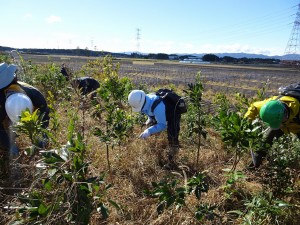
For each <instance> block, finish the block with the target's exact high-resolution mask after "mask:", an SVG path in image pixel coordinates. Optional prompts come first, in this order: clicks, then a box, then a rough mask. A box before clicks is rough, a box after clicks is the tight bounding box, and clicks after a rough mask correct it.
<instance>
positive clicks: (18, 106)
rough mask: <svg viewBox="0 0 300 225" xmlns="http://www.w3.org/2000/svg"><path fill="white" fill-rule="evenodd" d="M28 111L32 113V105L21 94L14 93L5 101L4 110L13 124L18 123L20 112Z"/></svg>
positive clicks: (28, 99)
mask: <svg viewBox="0 0 300 225" xmlns="http://www.w3.org/2000/svg"><path fill="white" fill-rule="evenodd" d="M26 109H29V111H30V113H32V111H33V104H32V101H31V100H30V98H29V97H28V96H27V95H25V94H23V93H15V94H12V95H10V96H8V98H7V99H6V102H5V110H6V113H7V115H8V117H9V119H10V120H11V121H13V122H18V121H19V119H20V116H21V114H22V111H24V110H26Z"/></svg>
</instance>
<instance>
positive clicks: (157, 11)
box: [0, 0, 300, 56]
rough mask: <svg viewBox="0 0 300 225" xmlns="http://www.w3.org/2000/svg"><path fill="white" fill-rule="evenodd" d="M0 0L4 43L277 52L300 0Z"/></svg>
mask: <svg viewBox="0 0 300 225" xmlns="http://www.w3.org/2000/svg"><path fill="white" fill-rule="evenodd" d="M0 3H1V13H0V20H1V21H2V26H1V27H2V29H1V31H0V46H5V47H12V48H17V49H21V48H51V49H75V48H81V49H86V48H87V49H89V50H97V51H109V52H120V53H122V52H137V51H138V52H142V53H167V54H173V53H174V54H186V53H188V54H195V53H199V54H201V53H206V54H208V53H212V54H213V53H241V52H243V53H254V54H264V55H269V56H274V55H283V54H284V53H285V52H286V50H287V47H288V46H289V45H288V43H289V42H288V41H289V40H290V39H291V37H292V33H293V27H294V24H295V23H294V22H295V21H296V18H297V15H296V13H297V11H298V4H300V0H185V1H183V0H84V1H82V0H81V1H80V0H48V1H41V0H0ZM299 13H300V12H299ZM299 32H300V31H299Z"/></svg>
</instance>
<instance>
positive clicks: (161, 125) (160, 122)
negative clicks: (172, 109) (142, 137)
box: [146, 102, 167, 135]
mask: <svg viewBox="0 0 300 225" xmlns="http://www.w3.org/2000/svg"><path fill="white" fill-rule="evenodd" d="M153 114H154V117H155V120H156V122H157V123H156V124H155V125H153V126H151V127H149V128H148V129H146V130H148V131H149V132H150V135H152V134H155V133H159V132H161V131H163V130H165V129H166V128H167V120H166V112H165V104H164V103H163V102H161V103H159V104H158V105H157V107H156V108H155V109H154V112H153Z"/></svg>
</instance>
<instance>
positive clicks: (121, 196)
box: [0, 55, 300, 225]
mask: <svg viewBox="0 0 300 225" xmlns="http://www.w3.org/2000/svg"><path fill="white" fill-rule="evenodd" d="M22 57H23V59H24V60H25V61H31V63H33V64H37V65H39V64H48V63H50V62H53V63H55V64H56V65H58V66H60V65H61V64H62V63H65V64H66V65H67V66H68V67H69V68H71V70H72V72H73V73H74V74H76V73H77V71H79V70H80V69H81V67H82V66H83V65H85V64H86V63H87V62H88V61H89V60H95V58H90V57H70V56H37V55H22ZM17 60H18V59H17ZM113 62H114V63H120V70H119V76H120V77H128V78H130V79H131V80H132V81H133V83H134V84H136V85H144V86H146V87H147V88H148V89H149V90H154V89H155V88H157V87H162V86H165V87H176V88H177V90H179V91H182V90H184V89H187V85H188V84H189V83H195V82H196V75H197V73H198V72H200V73H201V80H202V82H203V86H204V92H203V96H202V97H203V101H209V102H212V101H213V99H214V97H215V95H216V94H217V93H223V94H225V95H226V96H228V98H232V95H233V94H234V93H236V92H240V93H243V94H245V95H247V96H249V97H253V96H254V95H255V94H256V92H257V90H261V89H262V88H263V87H264V83H265V82H267V81H268V80H269V85H268V90H267V95H271V94H272V93H277V89H278V87H279V86H281V85H286V84H289V83H291V82H295V81H297V80H295V78H299V77H300V76H299V75H300V72H299V70H297V69H293V68H281V67H279V66H276V67H275V66H274V67H266V66H241V65H239V66H235V65H213V64H212V65H190V64H189V65H187V64H180V63H177V62H172V61H149V60H132V59H114V60H113ZM88 75H89V74H88ZM90 75H91V76H94V74H92V72H91V74H90ZM100 82H101V80H100ZM103 82H104V80H103ZM68 90H69V93H68V94H69V95H70V96H64V97H63V98H61V99H60V100H59V101H57V102H55V104H54V107H55V109H56V113H57V120H58V121H54V120H53V119H52V120H51V121H50V123H51V124H50V127H51V128H52V129H53V124H54V123H57V124H59V126H58V127H57V128H56V130H55V134H54V135H55V137H56V139H57V143H50V146H49V147H47V149H43V150H46V151H49V150H51V149H53V148H57V146H62V147H63V146H66V145H67V144H68V143H67V142H68V137H69V135H70V134H69V133H68V132H69V129H70V128H69V124H70V118H71V115H72V116H74V115H75V116H76V119H77V121H76V124H75V131H76V132H78V133H80V134H81V136H82V137H83V140H82V142H83V143H84V146H86V152H85V156H84V157H85V159H86V160H87V163H89V165H90V166H89V170H88V173H87V174H88V176H89V177H91V178H95V177H99V176H100V175H101V176H102V175H103V174H105V178H104V182H103V183H104V184H105V185H108V184H111V185H112V186H111V188H110V189H107V190H106V189H104V188H100V190H98V189H97V191H98V192H99V193H100V194H101V195H100V196H97V198H94V199H93V201H95V202H96V201H98V200H99V199H100V200H102V202H103V203H104V204H105V205H106V207H107V208H108V210H109V217H108V218H107V219H104V218H103V216H101V213H100V211H99V209H100V206H99V205H93V204H95V203H94V202H93V204H92V206H93V210H92V212H91V217H90V221H89V223H77V224H90V225H96V224H97V225H98V224H109V225H111V224H112V225H116V224H120V225H121V224H122V225H127V224H128V225H132V224H134V225H145V224H149V225H166V224H168V225H175V224H176V225H179V224H180V225H183V224H186V225H190V224H209V225H210V224H211V225H215V224H226V225H227V224H228V225H229V224H230V225H232V224H234V225H238V224H264V225H273V224H291V225H296V224H298V222H299V221H300V217H299V215H300V208H299V203H300V196H299V193H300V192H299V191H300V189H299V188H300V177H299V160H298V161H296V162H295V164H293V166H290V167H289V166H287V167H286V168H285V169H280V170H277V169H276V168H274V166H273V165H271V164H270V163H269V162H268V161H266V162H264V164H263V165H262V167H261V168H260V169H259V170H255V171H251V170H248V169H247V165H248V164H249V162H250V161H251V156H250V152H246V153H245V154H243V155H242V156H241V158H240V161H239V163H238V165H237V167H236V170H235V171H234V172H230V169H231V168H232V165H233V163H234V159H235V154H234V152H235V150H236V149H235V148H234V147H230V146H228V145H226V143H225V142H223V141H222V136H221V132H220V131H219V130H218V128H217V127H213V126H212V125H211V124H210V122H212V121H211V120H212V119H213V117H207V118H209V119H208V120H207V125H206V126H205V127H204V128H205V130H206V131H207V138H206V139H204V138H203V137H202V138H201V144H200V149H199V151H200V155H199V162H197V157H198V155H197V153H198V151H197V150H198V145H197V144H198V142H197V136H192V137H189V136H188V133H189V131H188V124H187V121H188V114H184V115H183V118H182V123H181V125H182V127H181V133H180V145H181V146H180V150H179V153H178V156H177V164H178V168H176V169H174V170H164V169H163V165H164V164H165V163H166V162H167V146H168V143H167V134H166V132H163V133H161V134H157V135H153V136H151V137H150V138H149V139H147V140H146V141H145V140H141V139H139V138H138V136H139V134H140V133H141V132H142V131H143V127H142V126H141V124H140V123H135V124H134V127H133V128H132V130H130V132H129V134H128V137H126V139H125V141H123V142H121V144H116V145H114V147H113V148H110V154H109V156H108V155H107V145H106V144H105V142H103V141H102V140H101V139H100V138H99V137H97V136H95V135H94V130H95V127H102V128H103V127H105V126H106V125H105V118H100V117H97V118H95V114H96V113H95V107H93V105H92V104H91V103H90V102H89V101H88V100H87V99H86V98H82V97H80V96H79V95H78V92H76V90H73V89H72V88H69V89H68ZM42 91H44V93H45V94H46V92H45V90H42ZM99 101H101V100H99ZM230 103H233V102H230ZM118 107H119V108H120V109H125V110H127V111H128V112H129V114H130V116H133V117H135V116H136V115H135V114H133V113H131V112H130V108H129V107H128V105H126V104H125V103H124V104H123V105H120V106H118ZM213 111H214V112H215V110H213ZM201 116H202V115H201ZM205 116H209V115H205ZM211 116H216V114H215V115H211ZM124 121H125V119H124ZM220 126H221V124H220ZM75 131H74V133H75ZM17 141H18V146H19V147H20V149H21V154H20V157H19V158H18V159H17V160H16V161H14V162H13V163H12V166H11V170H12V171H13V170H17V172H15V173H14V176H11V177H9V179H0V187H1V189H0V206H1V207H0V221H2V222H0V223H1V224H9V223H10V222H11V221H13V219H15V218H16V217H18V216H19V217H22V216H23V217H26V216H27V218H28V217H30V212H27V214H23V215H20V214H16V209H18V207H20V205H21V203H22V201H20V199H19V198H18V195H22V194H24V193H25V194H26V193H31V194H32V195H30V197H32V199H31V200H32V201H31V202H30V203H31V204H32V202H34V203H35V200H36V199H37V198H38V197H37V196H39V195H38V194H37V193H39V194H40V195H42V194H44V193H45V192H42V191H41V187H42V186H43V185H42V184H45V178H44V177H43V176H41V173H40V170H39V168H37V167H36V165H37V164H38V163H39V162H40V160H41V154H39V153H36V154H34V155H33V156H29V155H28V154H26V152H27V151H28V146H30V141H29V140H28V138H27V137H25V136H24V135H20V136H18V139H17ZM26 149H27V150H26ZM298 149H299V148H298ZM282 151H283V152H286V150H284V149H283V150H282ZM295 152H296V150H295ZM298 152H299V151H298ZM107 157H108V158H109V160H110V170H108V161H107ZM294 157H295V158H296V159H299V158H297V157H296V156H294ZM280 159H281V158H280ZM281 160H284V159H281ZM69 164H70V165H72V162H69V161H68V162H66V163H65V164H61V165H62V166H66V165H69ZM63 168H65V169H70V168H71V166H70V167H68V168H67V167H63ZM51 173H54V171H53V170H51V171H49V174H51ZM49 174H48V175H49ZM199 174H200V175H203V176H204V177H205V178H203V179H200V178H199V177H198V178H199V179H200V181H201V182H203V183H201V184H204V183H205V184H206V185H207V187H208V190H204V189H205V187H206V186H202V187H201V188H203V189H201V188H200V189H201V190H202V192H201V191H200V194H201V198H197V197H196V195H195V194H196V193H198V194H199V189H198V192H197V190H193V191H191V193H189V194H187V193H185V194H183V192H180V191H182V190H186V189H187V187H188V184H190V183H189V182H190V181H191V180H190V179H192V178H195V177H197V176H198V175H199ZM53 177H55V176H54V175H53ZM66 177H67V175H66ZM56 180H59V178H58V177H57V179H56ZM193 181H194V182H196V181H197V182H200V181H199V180H197V179H195V180H193ZM78 183H79V182H77V183H76V182H74V183H73V184H72V183H71V184H70V185H69V186H68V185H66V184H65V183H62V184H61V186H60V185H58V186H56V189H55V190H51V191H49V192H46V194H44V196H43V197H44V198H45V199H47V201H46V200H45V202H44V204H43V206H49V205H50V204H51V203H52V202H55V201H58V200H57V198H58V197H57V196H58V195H57V193H59V192H60V191H61V192H62V193H64V194H66V196H68V197H69V198H68V201H67V200H65V199H61V200H60V201H61V202H60V203H59V207H61V210H59V209H57V208H55V207H54V208H52V210H53V211H55V212H56V214H51V212H50V213H49V214H47V217H46V216H43V214H42V213H41V212H44V210H43V209H44V208H46V207H41V209H40V211H39V212H40V213H41V214H40V216H39V217H37V219H36V220H35V221H39V222H38V223H36V224H53V225H54V224H55V225H56V224H66V217H67V215H68V213H70V212H71V211H72V210H74V208H73V205H76V203H77V202H76V201H79V200H77V199H78V196H77V195H78V193H80V192H77V190H76V191H75V192H74V189H76V187H78ZM154 184H156V188H157V189H158V191H157V192H156V195H152V196H151V197H150V196H149V195H147V194H146V193H145V190H153V189H154V187H155V185H154ZM159 184H161V185H162V186H160V187H161V189H159V188H158V187H159ZM198 184H199V183H198ZM50 186H51V185H50ZM50 186H48V188H49V189H51V187H50ZM162 187H163V188H162ZM199 187H200V186H199ZM33 193H35V194H36V195H33ZM74 193H77V194H74ZM162 193H168V194H169V195H167V194H166V196H165V199H164V198H163V197H164V196H161V195H160V194H162ZM178 193H179V194H178ZM270 193H271V194H272V195H271V194H270ZM183 195H184V202H182V201H180V200H182V199H183ZM28 196H29V194H28ZM53 196H55V198H54V197H53ZM158 196H161V199H158ZM75 199H76V200H75ZM174 199H175V200H176V201H177V202H176V201H175V200H174ZM109 200H113V201H114V202H116V203H117V204H118V205H119V208H118V207H117V208H118V209H116V207H113V206H112V205H111V204H109V203H110V201H109ZM163 200H165V202H170V201H171V200H174V201H175V203H176V204H175V203H174V202H173V203H172V204H170V206H169V207H166V209H165V210H163V211H162V212H161V213H158V211H157V208H158V206H159V203H162V202H163ZM58 202H59V201H58ZM283 202H284V203H283ZM279 203H280V204H279ZM79 205H80V204H79ZM27 206H28V207H29V203H28V205H27ZM85 206H86V205H85ZM82 207H83V206H82ZM79 208H80V207H79ZM83 208H84V207H83ZM96 209H97V210H96ZM32 210H33V209H32ZM79 211H80V210H79ZM196 212H197V213H196ZM32 214H33V215H32V216H35V215H34V213H32ZM197 215H198V219H197ZM200 217H202V218H200ZM25 224H34V223H33V222H30V221H28V223H25Z"/></svg>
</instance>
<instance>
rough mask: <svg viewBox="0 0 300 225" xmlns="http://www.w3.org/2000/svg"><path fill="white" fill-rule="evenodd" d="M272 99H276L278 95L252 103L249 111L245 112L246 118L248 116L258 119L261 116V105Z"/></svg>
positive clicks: (251, 118) (248, 117)
mask: <svg viewBox="0 0 300 225" xmlns="http://www.w3.org/2000/svg"><path fill="white" fill-rule="evenodd" d="M272 99H276V97H272V98H269V99H266V100H263V101H258V102H254V103H252V104H251V105H250V106H249V108H248V111H247V112H246V113H245V115H244V118H247V119H250V120H254V119H256V118H257V117H258V116H259V111H260V109H261V107H262V106H263V105H264V104H266V103H267V102H268V101H270V100H272Z"/></svg>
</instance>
